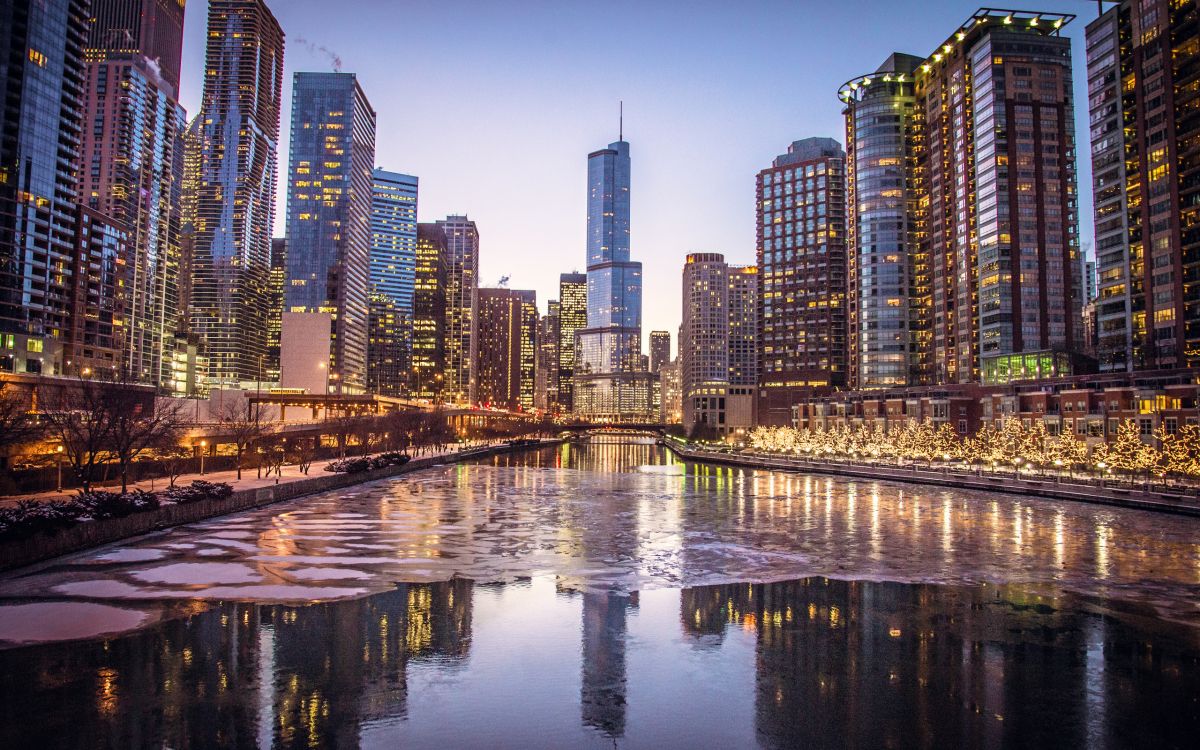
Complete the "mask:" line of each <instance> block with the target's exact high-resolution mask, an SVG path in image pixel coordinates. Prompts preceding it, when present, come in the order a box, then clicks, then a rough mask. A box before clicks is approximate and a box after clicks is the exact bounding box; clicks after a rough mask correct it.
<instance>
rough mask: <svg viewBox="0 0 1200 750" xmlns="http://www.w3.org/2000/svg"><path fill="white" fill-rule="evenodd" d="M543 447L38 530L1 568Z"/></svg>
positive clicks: (10, 547)
mask: <svg viewBox="0 0 1200 750" xmlns="http://www.w3.org/2000/svg"><path fill="white" fill-rule="evenodd" d="M557 442H559V441H547V442H545V443H543V444H542V445H554V444H557ZM537 447H540V446H519V447H512V446H507V445H499V446H494V447H489V448H476V449H472V450H468V451H463V452H461V453H454V454H449V455H442V456H430V457H426V458H415V459H413V460H412V461H409V462H408V463H406V464H404V465H403V466H388V467H385V468H382V469H376V470H374V471H366V472H361V473H358V474H327V473H324V472H322V473H321V475H320V476H313V477H310V478H308V479H297V480H294V481H291V482H283V483H281V484H275V485H269V486H266V487H256V488H254V489H249V490H240V491H238V492H234V493H233V494H232V495H230V496H229V497H227V498H225V499H224V500H200V501H198V502H194V503H187V504H184V505H164V506H162V507H160V508H158V509H157V510H152V511H147V512H145V513H134V514H133V515H131V516H126V517H125V518H109V519H105V520H103V521H85V522H83V523H80V524H77V525H75V526H72V527H70V528H68V529H62V530H60V531H58V532H56V533H54V534H37V535H35V536H33V537H30V538H29V539H22V540H18V541H11V542H4V543H2V544H0V570H10V569H12V568H18V567H21V566H24V565H31V564H33V563H36V562H41V561H43V560H49V559H50V558H53V557H59V556H61V555H67V554H71V553H73V552H79V551H82V550H85V549H89V548H91V547H98V546H100V545H103V544H110V543H112V542H117V541H120V540H122V539H127V538H129V537H132V536H137V535H139V534H146V533H148V532H151V531H159V530H161V529H167V528H170V527H172V526H179V525H182V524H186V523H195V522H197V521H203V520H206V519H209V518H214V517H216V516H223V515H226V514H229V513H237V512H238V511H243V510H248V509H250V508H258V507H260V506H263V505H270V504H271V503H277V502H280V501H283V500H292V499H295V498H298V497H303V496H305V495H315V494H317V493H320V492H328V491H330V490H337V489H342V488H343V487H351V486H353V485H356V484H364V483H366V482H373V481H375V480H377V479H387V478H389V477H394V476H398V475H400V474H406V473H408V472H410V471H418V470H420V469H425V468H429V467H430V466H437V465H439V464H446V463H457V462H459V461H468V460H471V459H475V458H483V457H486V456H492V455H496V454H498V453H509V452H512V451H521V450H529V449H530V448H537Z"/></svg>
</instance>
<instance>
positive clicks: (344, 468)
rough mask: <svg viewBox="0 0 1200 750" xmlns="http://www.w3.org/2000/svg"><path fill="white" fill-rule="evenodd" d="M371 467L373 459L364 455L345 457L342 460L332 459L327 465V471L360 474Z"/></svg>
mask: <svg viewBox="0 0 1200 750" xmlns="http://www.w3.org/2000/svg"><path fill="white" fill-rule="evenodd" d="M370 469H371V459H369V458H363V457H361V456H360V457H355V458H343V459H341V460H340V461H330V462H329V463H328V464H326V465H325V471H334V472H337V473H339V474H358V473H360V472H364V471H369V470H370Z"/></svg>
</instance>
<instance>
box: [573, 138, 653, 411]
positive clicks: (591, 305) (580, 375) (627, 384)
mask: <svg viewBox="0 0 1200 750" xmlns="http://www.w3.org/2000/svg"><path fill="white" fill-rule="evenodd" d="M629 177H630V160H629V144H628V143H627V142H626V141H625V140H624V139H623V138H622V139H621V140H618V141H617V142H615V143H610V144H609V145H608V148H605V149H601V150H599V151H594V152H592V153H591V154H589V155H588V204H587V206H588V216H587V262H588V266H587V282H588V287H587V328H585V329H583V330H581V331H580V332H579V339H578V340H579V350H578V351H577V352H576V363H575V375H574V394H573V395H574V402H575V403H574V406H575V412H576V413H577V414H579V415H581V416H585V417H589V418H591V419H600V420H619V419H624V418H630V417H633V418H642V417H645V416H647V415H648V414H649V412H650V387H649V383H650V381H649V377H648V373H646V372H645V370H644V368H643V367H642V364H641V359H642V357H641V353H642V264H641V263H637V262H635V261H631V260H630V259H629V183H630V179H629Z"/></svg>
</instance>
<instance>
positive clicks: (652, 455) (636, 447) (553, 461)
mask: <svg viewBox="0 0 1200 750" xmlns="http://www.w3.org/2000/svg"><path fill="white" fill-rule="evenodd" d="M674 463H677V460H676V459H675V456H674V454H672V453H671V452H670V451H665V450H663V449H662V448H661V447H659V446H656V445H655V444H654V441H653V440H652V439H639V438H635V437H603V436H601V437H593V438H591V439H590V440H589V441H588V442H586V443H580V444H567V443H564V444H563V445H560V446H557V447H554V448H543V449H541V450H537V451H522V452H519V453H502V454H500V455H498V456H495V457H493V458H492V459H491V465H492V466H501V467H506V468H508V467H517V468H536V469H576V470H579V471H590V472H597V473H600V474H603V473H605V472H615V473H625V472H629V471H634V470H636V469H637V468H638V467H639V466H662V465H669V464H674Z"/></svg>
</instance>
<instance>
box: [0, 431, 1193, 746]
mask: <svg viewBox="0 0 1200 750" xmlns="http://www.w3.org/2000/svg"><path fill="white" fill-rule="evenodd" d="M564 461H565V462H566V464H567V465H568V467H569V468H570V469H571V470H572V471H575V472H580V471H582V472H594V473H596V476H597V477H599V476H600V475H601V474H604V473H614V474H619V473H622V472H631V471H641V472H643V473H645V472H646V471H647V468H646V467H647V466H654V465H658V466H660V467H664V468H665V467H666V465H667V464H668V463H669V459H668V458H667V457H665V456H664V455H663V454H662V453H661V452H658V451H657V450H656V449H654V448H652V447H649V446H636V447H630V446H617V447H613V446H595V447H593V448H590V449H583V450H582V451H580V450H575V451H574V453H572V452H570V451H556V452H544V453H541V454H531V455H529V456H528V457H526V458H520V457H517V458H506V459H500V460H497V461H494V462H491V463H490V465H489V466H488V467H483V468H486V469H487V471H488V472H491V473H489V474H486V475H480V476H489V477H493V478H494V473H495V472H506V471H512V472H517V473H518V474H520V475H521V476H523V477H524V479H520V478H519V481H517V482H516V484H518V485H520V484H521V483H522V482H525V481H528V480H529V476H527V474H528V472H531V471H533V472H548V473H544V474H543V473H537V474H534V475H533V476H534V479H535V480H536V481H534V484H535V485H536V486H538V487H541V488H542V490H543V491H549V489H550V487H549V486H548V483H552V482H554V481H555V480H554V477H555V476H557V475H556V474H555V471H559V470H561V467H562V463H563V462H564ZM688 471H695V467H692V468H691V469H688ZM521 473H525V474H521ZM649 473H650V475H651V476H653V475H654V474H655V470H653V469H651V470H649ZM685 475H686V472H685ZM763 476H764V475H757V477H756V478H752V479H745V478H744V477H743V478H739V477H738V476H731V477H728V478H727V481H726V484H725V485H723V486H724V489H719V488H716V487H715V485H713V486H712V487H709V485H708V484H707V483H706V484H705V487H709V488H708V489H706V490H705V492H707V493H710V494H711V493H714V492H715V493H717V494H720V493H721V492H725V493H728V494H730V495H731V496H733V495H738V494H744V493H745V492H746V491H747V489H746V488H747V486H752V483H753V482H762V481H765V480H763ZM455 477H457V478H461V475H460V474H459V473H458V470H455ZM792 479H793V478H786V479H785V478H783V477H779V476H772V477H770V480H771V481H772V482H775V481H779V482H783V481H791V480H792ZM743 480H744V481H743ZM564 481H565V480H564ZM574 481H576V482H578V481H579V480H578V477H576V479H575V480H574ZM594 481H596V482H600V481H602V480H600V479H598V478H597V479H595V480H594ZM747 482H751V484H750V485H747V484H746V483H747ZM451 486H453V482H451ZM502 486H507V485H502ZM622 486H624V485H622ZM739 488H740V489H739ZM772 491H777V488H775V489H773V490H772ZM838 492H839V493H841V494H840V495H839V499H838V504H839V507H840V503H841V500H842V499H844V498H842V496H843V495H845V494H847V493H846V492H844V491H843V490H838ZM862 492H863V494H864V496H865V494H866V492H867V489H866V488H862ZM693 494H694V493H693ZM884 494H885V495H886V494H887V490H886V488H885V489H884ZM689 497H690V495H687V493H685V497H684V500H683V506H682V507H683V508H684V510H682V511H680V514H681V515H685V516H686V515H687V513H686V507H687V505H688V502H694V500H689V499H688V498H689ZM819 499H820V502H822V503H824V502H825V500H824V495H820V497H819ZM393 502H394V500H393ZM629 502H630V503H638V502H641V499H640V498H638V497H630V498H629ZM907 502H908V503H910V504H912V503H913V502H914V500H913V498H912V497H909V498H908V500H907ZM971 502H974V501H973V500H972V501H971ZM989 502H990V501H989ZM860 505H861V506H862V507H856V508H852V509H851V510H850V511H849V513H850V514H864V513H869V512H870V511H869V510H866V508H868V507H869V503H867V502H866V500H865V497H864V499H862V500H861V501H860ZM983 507H986V504H985V505H984V506H983ZM736 511H737V507H736V506H734V507H732V508H727V509H726V511H724V512H727V513H731V514H734V513H735V512H736ZM780 512H781V513H782V511H780ZM792 512H793V513H794V514H800V513H801V512H802V511H801V509H800V508H799V507H797V508H795V509H794V511H792ZM875 512H876V514H879V513H882V515H883V517H884V518H887V519H890V518H892V516H891V514H890V512H889V511H888V509H887V508H884V509H883V510H882V511H880V510H879V509H878V508H876V510H875ZM1046 512H1047V513H1050V514H1053V513H1055V512H1058V513H1062V512H1063V511H1054V510H1047V511H1046ZM1074 512H1075V511H1071V513H1074ZM1032 513H1033V511H1029V512H1028V513H1027V512H1025V511H1022V514H1023V520H1022V526H1021V533H1022V534H1035V530H1036V528H1037V526H1038V523H1039V521H1038V519H1036V518H1029V517H1025V516H1028V515H1031V514H1032ZM643 516H646V514H645V513H643ZM646 517H647V519H648V520H646V521H645V523H646V524H650V525H652V526H653V527H654V528H658V526H657V525H655V524H659V525H661V523H662V521H661V520H659V521H655V520H654V519H653V518H650V517H648V516H646ZM1070 517H1072V516H1071V515H1070V513H1068V518H1070ZM1047 518H1049V519H1051V520H1050V521H1049V522H1052V520H1053V518H1054V516H1053V515H1049V516H1047ZM1136 518H1137V517H1135V519H1136ZM1120 520H1121V519H1120V518H1118V519H1117V521H1120ZM1059 521H1060V524H1061V526H1060V529H1059V531H1060V534H1061V533H1065V534H1066V535H1067V536H1068V538H1066V539H1063V540H1060V543H1061V544H1062V545H1064V546H1065V548H1066V550H1067V552H1066V553H1062V554H1063V555H1064V556H1065V557H1066V558H1067V559H1068V560H1069V559H1071V558H1072V557H1073V556H1072V555H1071V554H1070V551H1071V550H1072V549H1073V548H1074V547H1075V546H1079V547H1081V548H1085V547H1086V548H1090V547H1092V546H1094V539H1090V538H1082V539H1077V538H1075V537H1076V536H1083V535H1085V532H1084V531H1082V530H1081V531H1079V532H1076V533H1072V532H1071V531H1070V530H1071V529H1073V528H1075V526H1074V525H1073V524H1072V523H1071V522H1070V521H1069V520H1068V521H1062V519H1061V518H1060V519H1059ZM1160 522H1161V521H1159V520H1158V518H1155V519H1152V520H1148V521H1146V522H1145V523H1147V524H1157V523H1160ZM1180 522H1181V523H1188V522H1187V521H1184V520H1181V521H1180ZM706 523H708V522H706ZM781 523H782V521H781ZM860 523H861V524H867V523H868V521H867V519H866V518H865V517H864V518H862V519H860ZM953 523H954V524H956V525H958V524H967V525H969V524H968V521H967V520H966V519H965V518H964V519H959V518H958V517H957V516H955V518H954V520H953ZM1137 523H1140V521H1137V520H1134V521H1130V522H1128V523H1119V522H1117V523H1110V530H1109V531H1108V532H1106V534H1107V535H1106V536H1105V540H1106V545H1107V546H1106V547H1105V549H1106V556H1105V558H1104V565H1105V569H1106V570H1110V569H1111V571H1112V573H1113V575H1114V577H1117V574H1118V573H1119V583H1120V585H1119V586H1114V587H1113V588H1112V590H1109V589H1102V590H1096V591H1093V590H1090V589H1086V587H1083V590H1082V591H1072V590H1069V589H1070V588H1071V587H1070V586H1068V585H1067V582H1069V581H1071V580H1073V578H1070V577H1066V578H1064V579H1063V581H1064V582H1063V583H1062V584H1061V585H1055V584H1054V583H1053V581H1052V582H1051V583H1046V582H1044V581H1041V582H1038V583H1036V584H1033V583H1028V582H1026V583H1022V582H1015V583H1014V582H1005V581H1003V580H997V578H1002V577H1003V576H998V575H997V574H996V571H995V570H992V569H988V570H989V571H990V573H989V575H987V576H984V578H985V579H987V581H986V582H977V583H970V584H962V583H928V582H922V583H914V582H911V581H910V582H903V583H901V582H890V581H873V582H872V581H865V580H840V579H831V578H829V577H825V576H810V577H805V578H801V579H797V580H789V581H782V582H775V583H756V582H753V581H743V582H739V583H728V584H720V585H697V586H678V587H672V586H655V587H649V588H643V589H642V590H630V589H629V588H628V587H624V588H623V587H620V586H616V585H609V584H610V583H611V581H612V580H614V579H612V578H611V576H608V575H602V576H599V577H598V578H596V579H595V580H602V581H604V582H605V585H604V586H596V585H589V584H588V581H591V580H593V579H592V578H589V575H591V574H590V573H588V570H587V569H584V568H572V569H571V571H570V575H559V574H556V573H554V572H553V571H549V572H548V571H545V570H541V571H538V572H536V573H535V574H533V575H531V577H529V578H519V577H518V578H516V579H513V578H507V579H506V582H504V583H476V582H473V581H471V580H467V579H463V578H456V579H454V580H450V581H442V582H425V583H399V584H395V583H393V584H390V585H389V586H388V587H387V590H385V591H383V592H381V593H374V594H371V595H369V596H363V597H358V598H351V599H344V600H339V601H329V602H321V603H315V604H307V605H288V604H278V603H274V604H273V603H264V602H254V601H239V602H230V601H212V600H208V601H202V600H195V601H188V600H181V599H178V598H173V599H171V600H169V601H164V602H159V603H156V604H155V606H157V607H159V608H160V610H159V611H158V618H157V620H156V621H155V623H154V624H152V625H149V626H147V627H143V628H141V629H139V630H135V631H133V632H129V633H126V634H124V635H117V636H110V637H108V638H106V639H102V640H81V641H72V642H59V643H46V644H43V645H35V646H18V647H12V648H8V649H5V650H0V748H23V747H36V748H55V747H68V748H74V747H87V748H92V747H111V748H131V747H171V748H200V747H260V748H322V747H339V748H341V747H358V746H362V747H371V748H384V747H438V748H457V747H563V746H583V747H591V746H595V747H611V746H614V745H616V746H622V747H717V746H726V747H745V746H755V745H759V746H763V747H772V748H774V747H779V748H782V747H814V748H820V747H860V748H876V747H895V748H907V747H1084V746H1087V747H1098V748H1119V747H1138V746H1140V747H1189V748H1190V747H1196V746H1197V737H1200V630H1198V629H1197V628H1196V627H1195V625H1193V624H1190V623H1188V622H1180V621H1179V620H1178V619H1164V618H1162V617H1161V616H1160V614H1159V612H1158V611H1157V610H1155V609H1154V608H1152V607H1150V606H1148V605H1147V604H1146V603H1145V602H1144V601H1141V600H1139V598H1138V597H1136V596H1133V595H1132V593H1130V594H1129V595H1128V596H1127V595H1126V594H1127V593H1128V592H1132V591H1133V584H1132V583H1131V581H1133V580H1134V578H1135V576H1134V573H1135V567H1134V566H1135V565H1136V562H1135V561H1133V560H1126V559H1125V557H1126V556H1136V552H1135V551H1130V550H1127V549H1126V547H1125V545H1122V544H1120V541H1121V539H1122V538H1124V536H1125V535H1126V529H1127V527H1131V528H1129V530H1128V533H1129V534H1133V533H1135V532H1136V533H1138V534H1149V533H1150V532H1149V530H1148V529H1150V528H1152V526H1148V527H1147V528H1146V529H1137V528H1132V526H1135V525H1136V524H1137ZM589 528H591V527H590V526H589ZM600 528H603V527H602V526H601V527H600ZM755 528H757V526H756V527H755ZM816 528H818V529H821V528H824V527H823V526H817V527H816ZM1064 528H1065V529H1066V530H1067V531H1065V532H1064V531H1063V529H1064ZM1080 528H1081V529H1083V528H1084V527H1082V526H1081V527H1080ZM1087 528H1089V529H1090V527H1087ZM888 532H889V529H888V528H883V529H881V532H880V533H882V534H884V535H885V536H886V535H887V534H888ZM589 533H595V532H589ZM758 533H765V532H762V531H761V530H760V531H759V532H758ZM795 533H796V534H802V533H805V531H804V530H803V527H800V528H798V529H797V530H796V531H795ZM860 533H866V532H863V531H862V529H861V528H860V527H859V525H853V528H852V529H851V532H844V538H845V539H847V540H849V539H852V538H855V537H856V535H858V534H860ZM897 533H898V534H902V535H903V534H911V530H901V531H897ZM197 535H198V532H197ZM634 536H636V535H634ZM682 536H683V538H685V539H686V538H687V535H686V534H684V535H682ZM987 536H988V535H987V534H984V535H983V536H982V537H981V538H986V537H987ZM902 538H906V537H902ZM956 538H957V537H956ZM1034 538H1035V539H1036V538H1037V537H1036V536H1035V537H1034ZM800 541H801V540H797V544H798V543H799V542H800ZM932 541H936V539H935V540H932ZM683 544H684V545H685V546H686V542H684V543H683ZM1000 544H1001V546H1002V547H1003V548H1005V549H1008V547H1009V545H1010V542H1009V540H1008V538H1007V536H1005V537H1004V538H1002V540H1001V542H1000ZM584 546H586V545H584ZM643 546H644V545H643ZM930 546H931V547H936V546H937V544H932V543H931V545H930ZM639 549H642V547H641V546H639V545H638V544H636V543H631V544H630V545H628V546H627V547H622V546H620V545H618V548H617V549H609V548H605V549H604V550H603V553H602V554H600V555H599V557H600V558H603V559H604V560H606V561H607V562H609V563H612V564H613V565H614V566H615V565H617V564H618V563H623V564H627V565H628V566H630V567H636V564H637V559H636V558H638V556H639V554H644V555H652V554H654V553H655V550H656V549H657V548H654V547H653V545H651V546H650V547H649V548H647V549H649V550H650V551H648V552H643V553H639V552H638V550H639ZM1181 549H1184V550H1185V552H1186V547H1183V548H1181ZM376 554H377V553H376ZM493 554H494V555H496V556H498V557H503V556H505V555H506V550H505V549H503V548H502V547H501V546H497V547H496V548H495V549H494V550H493ZM939 554H940V553H939ZM956 554H959V555H964V554H965V552H963V551H962V550H958V551H957V552H956ZM1014 554H1015V555H1016V556H1015V557H1014V558H1013V559H1015V560H1016V568H1015V569H1014V575H1013V577H1014V578H1020V576H1019V575H1018V574H1017V572H1016V570H1017V569H1019V568H1020V564H1021V563H1022V561H1027V560H1034V561H1037V560H1040V557H1039V555H1041V554H1043V552H1042V551H1030V552H1029V553H1028V555H1029V557H1022V555H1021V553H1014ZM1047 554H1050V555H1052V556H1053V555H1054V554H1056V553H1054V552H1050V553H1047ZM1177 554H1184V553H1177ZM580 555H581V556H582V557H583V558H585V559H586V558H587V557H588V555H586V554H583V553H580ZM625 558H631V559H625ZM687 559H689V558H688V556H686V555H685V556H684V560H687ZM956 559H957V558H956ZM1080 559H1084V558H1082V557H1081V558H1080ZM710 562H711V561H710ZM1187 562H1188V561H1185V563H1187ZM1081 564H1084V563H1081ZM1095 564H1096V561H1095V560H1094V559H1092V558H1091V557H1088V558H1086V565H1087V566H1094V565H1095ZM64 567H69V566H64ZM585 568H586V566H585ZM1180 570H1183V571H1186V570H1188V566H1187V564H1183V565H1182V566H1181V568H1180ZM61 575H64V576H66V575H67V573H66V572H64V573H62V574H61ZM1159 575H1160V573H1158V572H1156V571H1154V570H1149V569H1148V570H1147V571H1146V578H1147V579H1148V580H1157V579H1156V576H1159ZM1181 575H1182V574H1181ZM684 577H685V578H686V576H684ZM627 580H634V581H637V580H643V579H640V578H636V577H635V578H630V579H627ZM649 580H654V579H649ZM1175 584H1176V585H1183V584H1182V583H1180V582H1179V581H1175ZM1157 586H1158V584H1155V586H1151V587H1150V590H1151V591H1152V592H1155V591H1158V590H1159V589H1158V588H1157ZM1106 592H1107V593H1106ZM92 599H93V600H94V601H106V602H107V601H110V600H109V599H105V598H104V597H100V596H96V597H92ZM26 601H28V599H26ZM1168 609H1169V610H1170V611H1173V612H1174V611H1178V609H1179V607H1178V606H1176V607H1172V608H1168Z"/></svg>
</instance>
